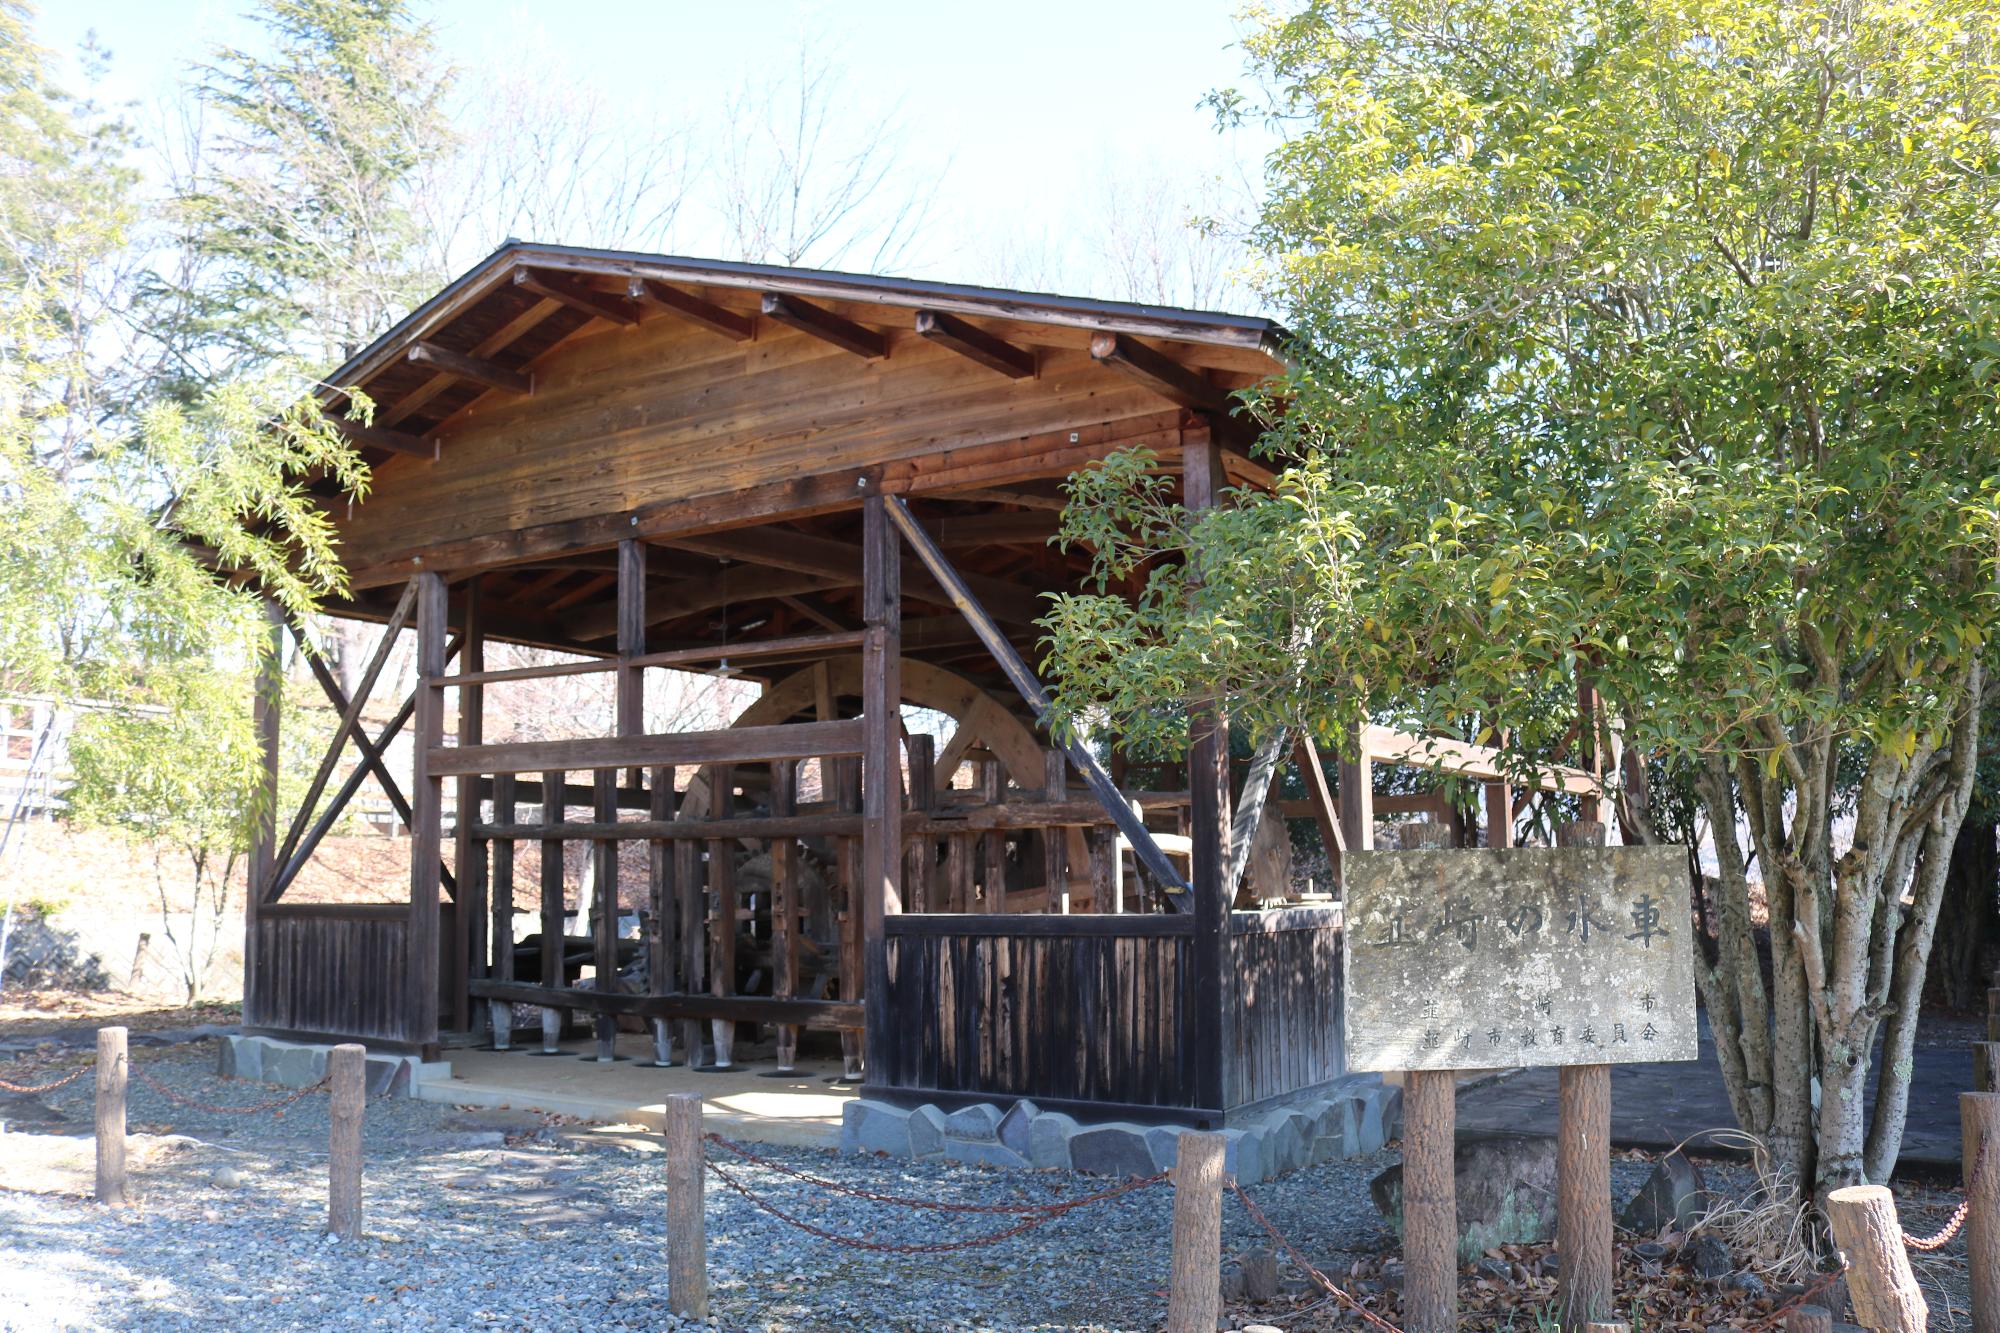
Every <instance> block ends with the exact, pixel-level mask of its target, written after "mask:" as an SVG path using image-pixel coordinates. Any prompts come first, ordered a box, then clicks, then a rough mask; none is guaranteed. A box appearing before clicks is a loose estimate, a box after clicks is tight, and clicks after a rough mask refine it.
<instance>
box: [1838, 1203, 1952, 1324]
mask: <svg viewBox="0 0 2000 1333" xmlns="http://www.w3.org/2000/svg"><path fill="white" fill-rule="evenodd" d="M1826 1215H1827V1221H1828V1222H1829V1223H1830V1224H1831V1225H1832V1227H1833V1243H1834V1244H1835V1245H1838V1246H1839V1247H1840V1248H1841V1249H1843V1250H1845V1251H1847V1259H1848V1263H1849V1265H1850V1267H1849V1268H1848V1270H1847V1289H1848V1294H1849V1296H1850V1298H1851V1299H1852V1300H1853V1302H1854V1318H1855V1322H1856V1323H1858V1324H1860V1325H1861V1326H1862V1327H1863V1328H1870V1329H1880V1330H1883V1333H1924V1329H1925V1326H1926V1323H1927V1321H1928V1320H1929V1318H1930V1312H1929V1310H1928V1309H1927V1308H1926V1307H1925V1305H1924V1294H1923V1292H1922V1291H1921V1290H1919V1289H1918V1287H1917V1279H1916V1277H1915V1276H1914V1275H1912V1274H1911V1272H1910V1256H1909V1254H1908V1253H1907V1252H1906V1251H1905V1250H1904V1248H1903V1228H1902V1226H1901V1224H1900V1223H1898V1222H1897V1220H1896V1200H1895V1197H1894V1196H1893V1195H1891V1194H1890V1193H1889V1191H1888V1190H1887V1189H1886V1188H1884V1187H1883V1186H1881V1185H1850V1186H1848V1187H1847V1188H1845V1189H1837V1190H1834V1191H1833V1192H1832V1193H1831V1194H1829V1195H1827V1196H1826Z"/></svg>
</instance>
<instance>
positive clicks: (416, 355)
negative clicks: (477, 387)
mask: <svg viewBox="0 0 2000 1333" xmlns="http://www.w3.org/2000/svg"><path fill="white" fill-rule="evenodd" d="M404 355H405V356H407V357H408V358H409V359H410V360H411V361H412V362H414V363H415V364H417V365H420V366H433V367H435V368H436V369H438V370H441V371H443V372H444V373H445V374H447V375H455V376H457V377H458V378H459V379H462V380H471V381H472V382H473V383H474V384H483V385H485V386H486V387H487V388H489V389H498V390H499V391H500V392H502V393H518V394H532V393H533V392H534V391H535V379H534V376H532V375H524V374H522V373H521V372H520V371H518V370H509V369H507V367H505V366H502V365H496V364H495V363H493V362H491V361H488V360H487V359H486V358H484V357H478V356H467V355H466V354H465V353H464V352H454V351H452V350H451V349H450V348H449V347H440V346H438V345H437V344H436V343H430V342H414V343H411V344H410V347H409V350H408V351H407V352H405V353H404Z"/></svg>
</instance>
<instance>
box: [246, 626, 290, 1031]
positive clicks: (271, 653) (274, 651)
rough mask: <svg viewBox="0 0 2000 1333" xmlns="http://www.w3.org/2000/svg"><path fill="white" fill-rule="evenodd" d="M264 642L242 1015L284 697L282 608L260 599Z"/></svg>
mask: <svg viewBox="0 0 2000 1333" xmlns="http://www.w3.org/2000/svg"><path fill="white" fill-rule="evenodd" d="M264 622H265V626H266V629H267V631H268V642H266V643H265V645H264V656H263V659H262V660H261V661H260V662H258V664H257V692H256V693H255V694H254V695H253V696H251V701H250V718H251V725H252V726H253V727H254V728H255V729H256V732H257V752H258V756H259V759H260V761H261V763H260V767H259V769H258V774H257V796H256V810H255V812H254V817H253V819H252V822H251V828H250V866H249V870H250V874H249V881H248V882H249V889H250V891H249V892H248V893H247V894H246V895H245V896H244V902H243V1021H244V1022H245V1023H248V1024H254V1023H258V1022H261V1021H262V1018H263V1001H264V996H263V994H262V991H261V989H260V983H261V981H262V978H261V977H260V976H259V974H258V970H257V962H258V959H257V918H258V917H259V915H261V914H262V910H263V905H264V902H265V900H266V899H267V898H269V897H270V894H271V886H272V883H273V881H275V880H276V878H277V875H278V744H279V728H280V712H281V709H282V708H283V702H284V697H285V610H284V608H283V607H282V606H280V605H279V604H278V603H277V602H276V601H274V600H273V599H271V598H268V597H267V598H265V599H264Z"/></svg>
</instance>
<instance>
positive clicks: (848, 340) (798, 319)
mask: <svg viewBox="0 0 2000 1333" xmlns="http://www.w3.org/2000/svg"><path fill="white" fill-rule="evenodd" d="M764 314H765V315H766V316H768V317H769V318H771V319H775V320H777V321H778V322H779V323H780V324H786V325H789V326H791V327H792V328H795V329H797V330H798V331H799V332H800V333H809V334H811V335H812V336H813V337H815V338H818V339H821V340H822V341H825V342H830V343H832V344H833V345H834V346H835V347H839V348H842V349H844V350H846V351H849V352H852V353H854V354H855V355H856V356H863V357H867V358H868V359H869V360H871V361H879V360H881V359H882V358H883V357H885V356H887V355H889V338H888V335H886V334H884V333H882V332H880V331H879V330H876V329H871V328H867V327H865V326H863V325H860V324H856V323H855V322H854V321H853V320H851V319H849V318H847V317H846V316H845V315H836V314H834V313H833V312H832V311H831V310H828V309H827V308H826V307H825V306H817V305H814V304H813V303H812V302H811V301H805V300H801V299H800V298H798V297H796V296H782V295H780V294H778V293H777V292H765V293H764Z"/></svg>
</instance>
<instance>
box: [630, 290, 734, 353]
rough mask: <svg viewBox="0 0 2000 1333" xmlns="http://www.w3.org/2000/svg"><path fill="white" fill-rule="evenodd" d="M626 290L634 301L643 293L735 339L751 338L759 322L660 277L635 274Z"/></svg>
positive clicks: (674, 311)
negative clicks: (636, 275)
mask: <svg viewBox="0 0 2000 1333" xmlns="http://www.w3.org/2000/svg"><path fill="white" fill-rule="evenodd" d="M625 290H626V292H627V293H628V294H629V295H630V296H631V297H632V299H633V300H635V301H636V300H639V299H640V298H642V297H643V298H645V299H647V300H650V301H651V302H652V303H653V304H654V305H656V306H659V307H660V308H661V309H663V310H666V311H667V312H669V313H670V314H675V315H679V316H680V317H681V318H682V319H685V320H687V321H688V322H690V323H692V324H699V325H701V327H703V328H705V329H707V330H708V331H709V332H710V333H719V334H721V335H722V336H723V337H725V338H729V339H732V340H734V341H736V342H748V341H749V340H750V339H751V337H752V336H753V335H754V334H755V333H756V332H757V323H756V321H755V320H753V319H751V318H750V316H748V315H739V314H737V313H736V312H735V311H734V310H730V309H727V308H725V307H723V306H719V305H717V304H716V303H715V302H713V301H709V300H705V299H703V298H702V297H699V296H696V295H695V294H694V293H693V292H687V291H682V290H681V289H680V288H679V287H670V286H668V285H667V284H666V283H664V282H661V281H660V280H659V279H658V278H633V279H631V280H630V281H629V282H628V283H627V284H626V288H625Z"/></svg>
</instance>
